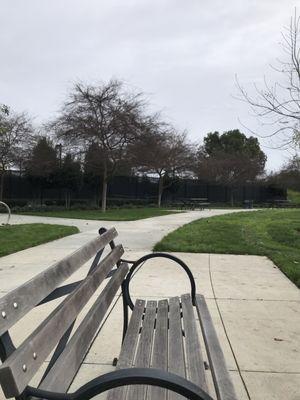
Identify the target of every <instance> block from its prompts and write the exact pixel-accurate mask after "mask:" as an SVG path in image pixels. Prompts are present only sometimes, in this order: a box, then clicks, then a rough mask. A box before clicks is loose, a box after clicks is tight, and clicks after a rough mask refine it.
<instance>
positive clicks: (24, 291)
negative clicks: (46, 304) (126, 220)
mask: <svg viewBox="0 0 300 400" xmlns="http://www.w3.org/2000/svg"><path fill="white" fill-rule="evenodd" d="M116 236H117V231H116V230H115V229H114V228H112V229H110V230H109V231H107V232H106V233H104V234H103V235H101V236H99V237H97V238H95V239H93V240H91V241H90V242H88V243H87V244H85V245H84V246H83V247H81V248H80V249H79V250H77V251H75V252H74V253H73V254H71V255H70V256H67V257H65V258H64V259H63V260H61V261H59V262H57V263H55V264H54V265H52V266H51V267H49V268H48V269H46V270H45V271H43V272H41V273H40V274H38V275H37V276H35V277H34V278H32V279H30V280H29V281H28V282H26V283H24V284H23V285H21V286H20V287H18V288H16V289H15V290H12V291H11V292H10V293H8V294H7V295H5V296H3V297H2V298H1V299H0V335H2V334H3V333H4V332H6V331H7V330H8V329H9V328H10V327H11V326H13V325H14V324H15V323H16V322H17V321H19V319H21V318H22V317H23V316H24V315H25V314H26V313H28V312H29V311H30V310H31V309H32V308H33V307H34V306H35V305H37V304H38V303H39V302H40V301H42V300H43V299H44V298H45V297H46V296H48V295H49V294H50V293H51V292H52V291H53V290H54V289H55V288H56V287H57V286H58V285H60V284H61V283H62V282H63V281H65V280H66V279H68V278H69V277H70V276H71V275H72V274H73V273H74V272H75V271H77V270H78V269H79V268H80V267H81V266H82V265H83V264H84V263H85V262H87V261H88V260H89V259H90V258H91V257H92V256H93V255H95V253H96V252H97V251H99V250H100V249H102V248H103V247H105V246H106V245H107V244H108V243H109V242H110V241H111V240H113V239H114V238H115V237H116ZM3 315H5V318H3Z"/></svg>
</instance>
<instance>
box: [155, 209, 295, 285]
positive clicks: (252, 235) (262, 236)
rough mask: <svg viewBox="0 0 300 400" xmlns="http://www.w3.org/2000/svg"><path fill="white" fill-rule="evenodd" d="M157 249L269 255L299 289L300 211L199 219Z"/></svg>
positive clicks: (158, 244)
mask: <svg viewBox="0 0 300 400" xmlns="http://www.w3.org/2000/svg"><path fill="white" fill-rule="evenodd" d="M154 250H156V251H179V252H180V251H182V252H192V253H225V254H252V255H263V256H267V257H269V258H270V259H271V260H272V261H273V262H274V263H275V264H276V265H277V266H278V267H279V268H280V269H281V270H282V271H283V272H284V273H285V274H286V276H287V277H288V278H289V279H290V280H291V281H292V282H294V283H295V284H296V285H297V286H298V287H300V210H290V209H289V210H288V209H282V210H265V211H255V212H251V213H236V214H230V215H223V216H216V217H211V218H206V219H200V220H197V221H195V222H192V223H190V224H187V225H184V226H183V227H181V228H179V229H177V230H176V231H174V232H172V233H170V234H169V235H167V236H165V237H164V238H163V240H162V241H161V242H159V243H157V244H156V245H155V248H154Z"/></svg>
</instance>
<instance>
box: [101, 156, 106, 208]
mask: <svg viewBox="0 0 300 400" xmlns="http://www.w3.org/2000/svg"><path fill="white" fill-rule="evenodd" d="M102 179H103V180H102V199H101V209H102V212H103V213H105V212H106V200H107V165H106V163H105V164H104V169H103V176H102Z"/></svg>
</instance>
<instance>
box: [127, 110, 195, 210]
mask: <svg viewBox="0 0 300 400" xmlns="http://www.w3.org/2000/svg"><path fill="white" fill-rule="evenodd" d="M129 151H130V157H131V160H132V164H133V166H135V168H136V169H137V170H138V171H139V172H142V173H149V174H155V175H157V176H158V198H157V204H158V207H160V206H161V200H162V195H163V191H164V189H166V187H167V186H168V185H166V184H165V181H166V177H167V176H171V177H174V176H176V175H178V174H180V173H184V172H187V171H189V170H190V169H191V164H192V150H191V146H190V145H189V144H188V143H187V140H186V134H185V133H177V132H176V131H175V130H174V128H172V127H170V126H168V125H167V124H164V123H161V122H159V121H158V120H157V118H156V117H154V118H148V120H147V121H146V122H145V126H144V129H143V133H142V134H141V135H140V136H139V138H138V139H137V140H136V141H135V143H134V144H133V145H132V146H130V150H129Z"/></svg>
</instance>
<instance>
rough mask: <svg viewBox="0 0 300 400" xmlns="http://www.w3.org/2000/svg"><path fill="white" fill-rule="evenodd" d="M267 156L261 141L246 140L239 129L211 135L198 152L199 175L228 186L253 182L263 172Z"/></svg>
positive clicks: (197, 170) (250, 138) (197, 171)
mask: <svg viewBox="0 0 300 400" xmlns="http://www.w3.org/2000/svg"><path fill="white" fill-rule="evenodd" d="M266 159H267V157H266V155H265V154H264V152H263V151H262V150H261V148H260V145H259V142H258V139H257V138H255V137H252V136H250V137H246V135H244V134H243V133H241V132H240V131H239V130H238V129H235V130H231V131H227V132H224V133H223V134H220V133H219V132H213V133H209V134H208V135H207V136H206V137H205V138H204V144H203V146H201V147H200V148H199V150H198V157H197V164H196V170H195V172H196V174H197V176H198V177H199V178H201V179H204V180H208V181H211V182H215V183H221V184H224V185H231V186H233V185H236V184H245V183H247V182H253V181H254V180H255V179H256V178H257V176H259V175H260V174H262V173H263V171H264V167H265V163H266Z"/></svg>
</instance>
